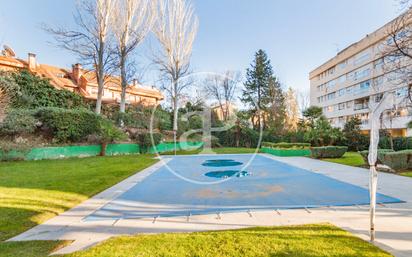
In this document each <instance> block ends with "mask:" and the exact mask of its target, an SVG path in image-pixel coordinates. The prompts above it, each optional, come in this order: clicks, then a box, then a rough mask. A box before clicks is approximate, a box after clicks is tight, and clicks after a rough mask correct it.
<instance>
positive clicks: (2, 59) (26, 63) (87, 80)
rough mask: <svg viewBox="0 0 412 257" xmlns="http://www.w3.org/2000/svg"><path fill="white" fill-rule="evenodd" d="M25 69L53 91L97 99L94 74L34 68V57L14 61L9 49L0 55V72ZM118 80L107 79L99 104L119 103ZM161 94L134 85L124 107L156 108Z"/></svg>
mask: <svg viewBox="0 0 412 257" xmlns="http://www.w3.org/2000/svg"><path fill="white" fill-rule="evenodd" d="M20 69H27V70H29V71H30V72H32V73H33V74H35V75H37V76H40V77H43V78H47V79H49V80H50V84H51V85H53V86H54V87H55V88H56V89H65V90H69V91H71V92H75V93H78V94H80V95H81V96H82V97H84V98H85V99H87V100H91V101H95V100H96V99H97V89H98V87H97V80H96V76H95V72H94V71H90V70H86V69H83V68H82V66H81V64H74V65H73V66H72V69H65V68H60V67H55V66H51V65H47V64H38V63H37V61H36V55H35V54H32V53H29V54H28V57H27V60H23V59H19V58H16V57H15V54H14V52H13V51H12V50H10V48H6V47H5V50H4V51H3V52H2V54H1V55H0V70H5V71H15V70H20ZM120 95H121V83H120V78H119V77H116V76H108V77H107V79H106V82H105V86H104V91H103V103H106V104H110V103H112V104H116V103H119V102H120V98H121V97H120ZM163 98H164V97H163V95H162V93H161V92H160V91H159V90H157V89H155V88H152V87H144V86H142V85H140V84H138V83H136V82H134V83H133V84H131V85H129V86H128V87H127V90H126V103H127V104H131V105H139V104H141V105H145V106H152V105H157V104H158V103H159V101H161V100H163Z"/></svg>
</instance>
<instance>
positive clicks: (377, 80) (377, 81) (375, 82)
mask: <svg viewBox="0 0 412 257" xmlns="http://www.w3.org/2000/svg"><path fill="white" fill-rule="evenodd" d="M382 83H383V76H379V77H377V78H375V79H374V80H373V86H375V87H379V86H380V85H382Z"/></svg>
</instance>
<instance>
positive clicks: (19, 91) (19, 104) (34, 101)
mask: <svg viewBox="0 0 412 257" xmlns="http://www.w3.org/2000/svg"><path fill="white" fill-rule="evenodd" d="M12 77H13V79H14V81H15V83H16V84H17V85H18V87H16V88H14V89H13V90H14V91H15V92H13V93H14V95H13V102H12V107H14V108H26V109H34V108H39V107H59V108H79V107H85V105H84V103H83V98H82V97H81V96H80V95H79V94H76V93H73V92H70V91H68V90H58V89H56V88H54V87H53V86H52V85H51V84H50V82H49V80H47V79H44V78H40V77H38V76H36V75H33V74H32V73H30V72H29V71H26V70H23V71H21V72H17V73H12Z"/></svg>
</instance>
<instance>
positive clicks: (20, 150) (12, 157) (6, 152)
mask: <svg viewBox="0 0 412 257" xmlns="http://www.w3.org/2000/svg"><path fill="white" fill-rule="evenodd" d="M31 148H32V146H31V145H30V144H27V143H24V144H22V143H14V142H11V141H3V140H0V162H1V161H23V160H24V159H25V157H26V154H27V153H28V152H30V150H31Z"/></svg>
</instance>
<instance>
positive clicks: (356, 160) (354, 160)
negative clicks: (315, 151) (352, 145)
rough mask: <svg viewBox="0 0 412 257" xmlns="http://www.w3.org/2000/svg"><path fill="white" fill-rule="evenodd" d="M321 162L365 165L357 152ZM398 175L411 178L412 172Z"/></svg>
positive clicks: (356, 165)
mask: <svg viewBox="0 0 412 257" xmlns="http://www.w3.org/2000/svg"><path fill="white" fill-rule="evenodd" d="M322 160H323V161H328V162H334V163H340V164H345V165H349V166H355V167H360V166H364V165H366V163H365V162H364V161H363V158H362V156H361V155H360V154H359V153H357V152H347V153H345V155H344V156H343V157H342V158H334V159H333V158H331V159H322ZM398 175H401V176H405V177H410V178H412V171H405V172H400V173H398Z"/></svg>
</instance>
